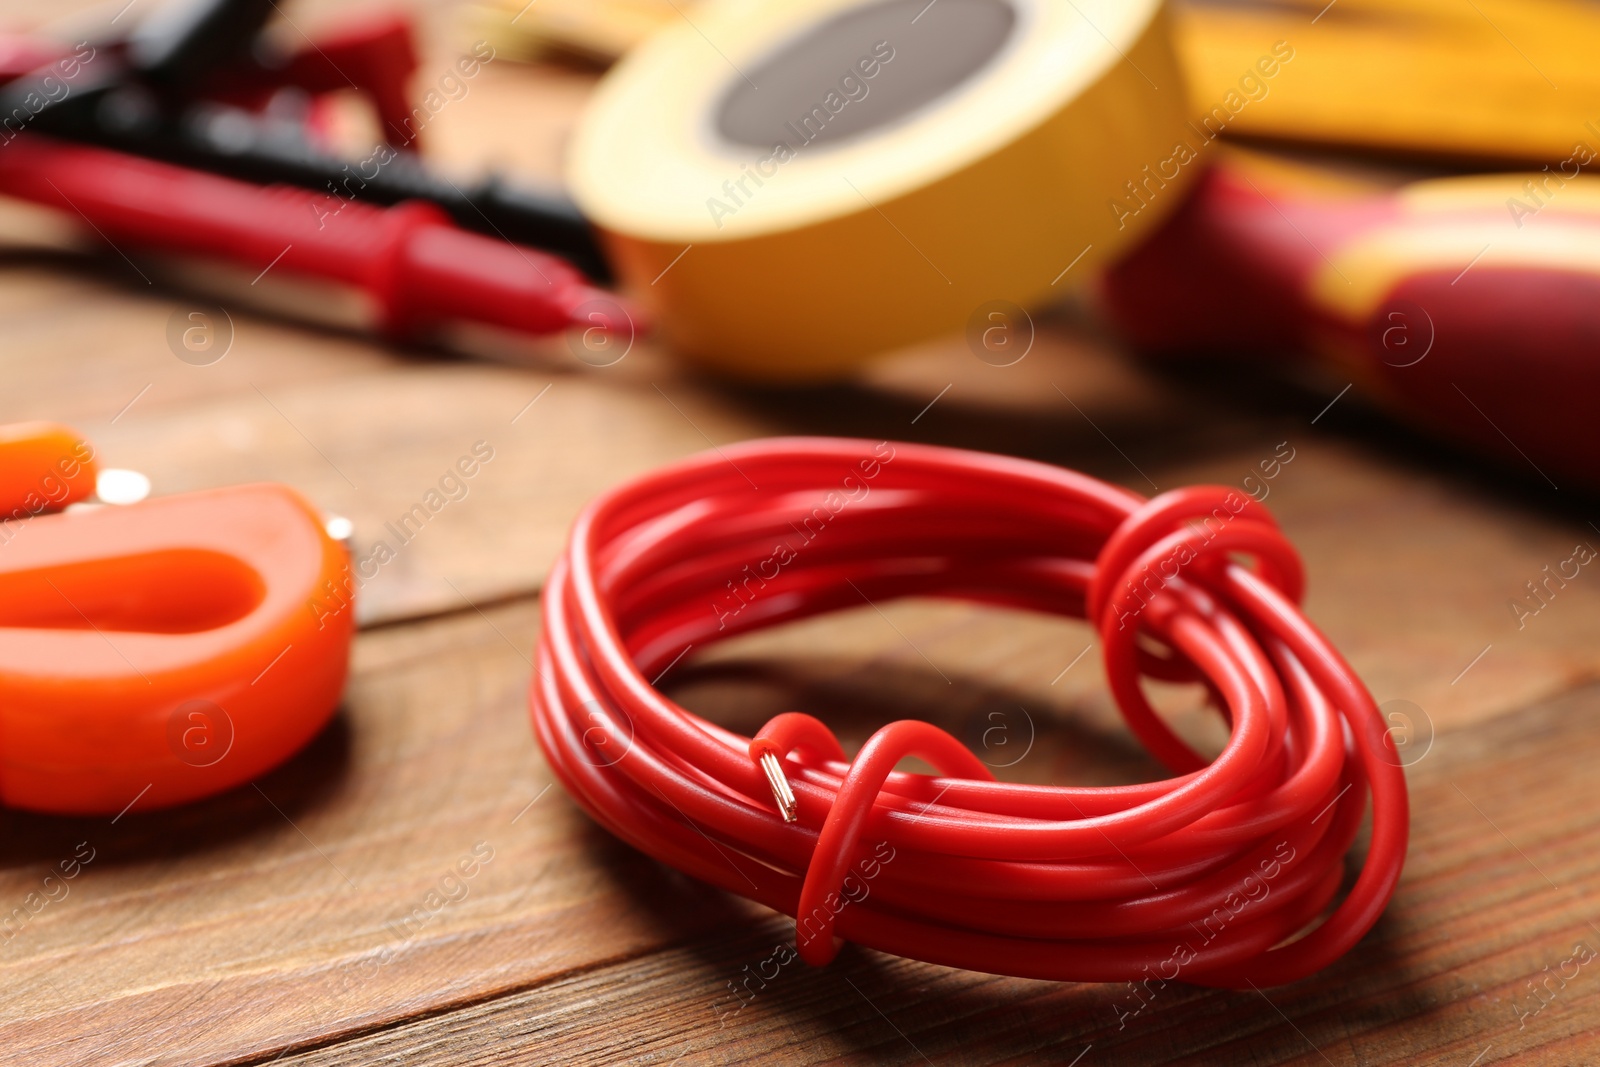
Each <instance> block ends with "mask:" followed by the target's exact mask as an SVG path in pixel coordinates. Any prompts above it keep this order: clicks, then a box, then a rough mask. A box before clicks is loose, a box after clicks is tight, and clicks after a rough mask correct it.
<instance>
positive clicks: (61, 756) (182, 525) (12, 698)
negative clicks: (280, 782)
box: [0, 423, 355, 814]
mask: <svg viewBox="0 0 1600 1067" xmlns="http://www.w3.org/2000/svg"><path fill="white" fill-rule="evenodd" d="M97 471H98V464H97V462H96V456H95V451H94V448H93V446H92V445H90V444H89V443H88V442H87V441H85V440H84V439H83V438H82V436H81V435H79V434H77V433H75V432H73V431H71V430H69V429H67V428H66V427H62V426H58V425H55V424H50V423H31V424H25V425H13V426H8V427H0V514H3V515H5V516H6V518H5V520H4V521H0V545H3V547H4V551H3V552H0V631H3V633H4V640H0V733H3V734H4V736H5V739H6V744H5V753H4V760H3V762H0V803H4V804H6V805H8V806H12V807H20V808H27V809H30V810H33V811H44V812H54V813H62V814H87V813H106V814H110V813H115V812H119V811H122V810H125V809H126V808H127V807H129V806H131V803H132V802H133V801H135V800H137V801H138V802H139V803H140V805H141V806H142V807H144V808H153V807H163V806H166V805H171V804H179V803H183V802H185V801H189V800H194V799H197V798H199V797H203V796H208V795H211V794H213V793H218V792H221V791H223V790H225V789H229V788H232V787H233V786H236V785H240V784H243V783H244V782H247V781H250V780H251V779H253V778H255V777H257V776H258V775H260V774H262V773H263V772H265V771H266V770H268V769H270V768H271V767H273V766H275V765H277V764H278V763H280V762H281V761H282V760H284V759H285V758H287V757H288V756H289V755H290V754H292V753H293V752H295V751H296V750H297V749H299V748H300V746H301V745H303V744H305V742H306V741H308V740H309V739H310V738H311V737H312V736H313V735H314V734H316V732H317V731H318V730H320V729H321V728H322V727H323V725H324V724H325V723H326V722H327V721H328V718H329V716H331V715H332V714H333V711H334V708H335V707H336V706H337V704H338V701H339V695H340V692H341V691H342V689H343V688H344V679H345V671H346V666H347V662H348V658H349V648H350V638H351V634H352V632H353V629H354V621H353V620H354V617H355V613H354V611H352V610H350V600H349V597H350V595H351V594H350V589H351V583H350V580H349V570H350V565H349V559H348V556H347V554H346V552H345V550H344V548H343V546H341V545H340V544H339V543H338V542H337V541H335V540H334V539H333V538H332V537H331V536H329V534H328V532H327V531H326V530H325V529H324V526H323V521H322V519H321V518H319V517H318V516H317V514H316V512H315V511H313V510H312V508H311V506H310V505H309V504H307V503H306V502H305V500H304V499H302V498H301V497H300V495H299V494H298V493H296V492H295V491H294V490H292V489H290V488H288V487H287V486H283V485H271V484H258V485H245V486H234V487H230V488H223V489H213V490H209V491H206V492H198V493H183V494H178V495H175V496H170V497H157V498H154V499H150V500H145V501H143V502H140V503H134V504H130V505H128V506H126V507H89V508H88V509H85V508H84V506H83V502H84V499H85V497H86V496H87V495H88V493H87V491H88V487H89V486H90V485H91V484H92V483H93V481H94V479H95V475H96V473H97ZM99 473H101V474H103V473H105V472H103V471H99ZM73 503H76V504H78V506H77V507H75V508H73V509H72V510H69V511H66V512H63V513H60V514H53V513H52V512H56V511H57V510H58V509H60V508H63V507H65V506H66V505H68V504H73ZM319 603H320V604H322V605H323V607H324V610H321V611H318V610H316V606H317V605H318V604H319ZM308 608H309V609H310V610H308Z"/></svg>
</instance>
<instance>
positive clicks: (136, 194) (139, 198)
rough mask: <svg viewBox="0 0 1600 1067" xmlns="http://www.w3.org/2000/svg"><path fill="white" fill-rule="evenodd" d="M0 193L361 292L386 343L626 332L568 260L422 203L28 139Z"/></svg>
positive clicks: (1, 180)
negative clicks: (453, 336) (471, 328)
mask: <svg viewBox="0 0 1600 1067" xmlns="http://www.w3.org/2000/svg"><path fill="white" fill-rule="evenodd" d="M0 195H3V196H11V197H17V198H19V199H23V200H28V201H32V202H34V203H37V204H43V205H47V206H49V207H53V208H59V209H60V210H62V211H63V212H66V213H68V214H69V215H71V216H75V217H78V218H81V219H82V220H83V221H85V222H87V223H89V225H91V226H92V227H93V228H94V229H95V230H96V231H97V232H98V233H99V234H100V236H102V237H103V238H105V239H106V240H107V241H109V242H111V243H112V244H113V245H114V246H116V247H117V248H118V250H123V249H128V250H132V249H141V250H146V251H153V252H160V253H177V254H180V255H187V256H195V257H202V258H210V259H220V260H226V261H229V262H232V263H235V264H238V265H239V266H241V267H244V268H245V269H247V270H250V271H252V272H253V271H261V272H262V273H266V272H267V271H269V270H270V271H274V272H277V271H283V272H285V273H292V274H297V275H300V276H302V277H306V278H312V279H317V280H325V281H332V282H338V283H343V284H344V285H348V286H352V287H355V288H358V289H360V290H363V291H364V292H365V293H366V294H367V295H368V296H369V297H370V298H371V299H372V301H373V302H374V304H375V306H376V307H377V309H378V315H379V320H380V328H381V329H382V330H383V331H384V332H385V333H386V334H388V335H390V336H393V337H413V336H417V335H421V334H425V333H426V332H428V331H429V330H430V329H432V328H435V327H437V326H441V325H444V324H447V323H451V322H473V323H482V324H486V325H491V326H497V327H502V328H505V329H510V330H515V331H519V332H522V333H528V334H550V333H556V332H560V331H562V330H566V329H569V328H571V327H574V326H582V327H584V328H587V329H600V330H604V331H608V332H614V333H622V334H629V335H631V332H632V330H633V329H634V320H633V318H632V317H631V316H630V314H629V312H628V311H627V309H626V308H624V307H623V305H622V304H621V303H620V302H619V301H618V300H617V299H616V298H614V297H612V296H611V295H610V294H609V293H606V292H605V291H604V290H601V289H598V288H595V287H594V286H592V285H590V284H589V282H588V281H587V280H586V279H585V278H584V276H583V275H582V274H581V273H579V271H578V270H577V269H576V268H574V267H572V266H571V265H570V264H568V263H567V262H566V261H565V260H562V259H560V258H558V257H556V256H552V255H549V254H547V253H543V252H540V251H538V250H536V249H532V248H524V247H521V246H517V245H513V244H511V243H510V242H508V241H504V240H500V239H498V238H494V237H488V236H484V235H482V234H476V233H470V232H468V231H465V230H462V229H460V228H458V227H457V226H455V225H454V224H453V223H452V222H451V221H450V219H449V217H448V216H447V215H446V214H445V213H444V212H443V211H442V210H440V209H439V208H438V207H435V206H434V205H432V204H428V203H423V202H420V201H418V202H410V203H403V204H399V205H397V206H394V207H387V208H385V207H376V206H373V205H370V204H364V203H359V202H355V201H351V200H344V199H341V198H337V197H333V196H330V195H328V194H324V193H315V192H310V191H307V190H302V189H296V188H290V187H288V186H266V187H263V186H259V185H253V184H250V183H248V182H241V181H235V180H233V179H231V178H223V177H218V176H216V175H213V174H207V173H204V172H201V171H196V170H190V169H188V168H185V167H178V166H174V165H172V164H168V163H161V162H157V161H154V160H149V159H144V158H141V157H137V156H131V155H127V154H124V153H121V152H115V151H111V150H109V149H103V148H96V147H92V146H88V145H81V144H75V143H69V142H63V141H55V140H52V139H50V138H46V137H43V136H40V135H38V134H24V135H21V136H18V137H16V138H15V139H14V140H12V141H11V142H10V143H9V144H7V145H5V146H4V148H3V149H0Z"/></svg>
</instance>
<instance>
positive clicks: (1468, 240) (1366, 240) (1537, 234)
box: [1102, 157, 1600, 487]
mask: <svg viewBox="0 0 1600 1067" xmlns="http://www.w3.org/2000/svg"><path fill="white" fill-rule="evenodd" d="M1102 287H1103V288H1102V296H1103V298H1104V302H1105V306H1106V307H1107V309H1108V311H1109V313H1110V314H1111V317H1112V318H1113V320H1114V321H1115V322H1116V323H1117V324H1118V325H1119V326H1120V328H1121V330H1122V331H1123V333H1124V334H1125V335H1126V336H1128V337H1129V338H1130V339H1132V340H1133V341H1134V342H1135V343H1136V344H1138V345H1140V346H1141V347H1143V348H1145V349H1148V350H1151V351H1154V352H1161V353H1179V352H1209V353H1213V354H1222V355H1229V356H1238V355H1251V356H1260V357H1263V358H1272V359H1276V358H1282V357H1290V356H1294V355H1297V354H1300V353H1310V354H1314V355H1316V356H1319V357H1320V358H1322V359H1323V360H1324V361H1327V362H1329V363H1330V364H1331V365H1332V366H1333V367H1334V368H1335V369H1337V370H1338V371H1340V372H1341V373H1343V374H1345V375H1348V377H1349V378H1350V379H1351V380H1352V381H1353V382H1355V383H1356V384H1357V386H1358V387H1360V388H1364V389H1365V390H1366V391H1367V393H1368V394H1369V395H1371V396H1372V397H1374V398H1375V399H1377V400H1378V401H1379V402H1380V403H1383V404H1384V405H1385V406H1387V407H1388V408H1389V409H1391V410H1393V411H1395V412H1396V413H1398V414H1400V415H1402V416H1404V417H1407V418H1409V419H1411V420H1414V421H1417V422H1421V423H1423V424H1425V425H1426V426H1428V427H1429V428H1431V429H1432V430H1434V431H1435V432H1437V433H1438V434H1440V435H1441V436H1444V437H1447V438H1450V439H1453V440H1455V441H1457V442H1459V443H1461V444H1464V445H1466V446H1468V447H1470V448H1473V449H1476V450H1478V451H1481V452H1485V453H1490V454H1496V455H1499V456H1502V457H1503V458H1505V459H1506V460H1508V461H1509V462H1512V463H1522V462H1523V461H1524V460H1526V461H1530V462H1531V463H1532V464H1533V465H1534V466H1535V467H1536V468H1537V469H1538V470H1539V472H1540V473H1541V474H1543V475H1544V476H1545V477H1546V479H1547V480H1550V481H1552V482H1553V483H1557V482H1560V481H1561V480H1563V479H1570V480H1572V481H1574V482H1578V483H1582V484H1586V485H1589V486H1591V487H1593V486H1600V435H1596V434H1594V433H1593V432H1592V430H1591V429H1590V426H1591V425H1592V419H1593V411H1594V403H1595V398H1596V397H1600V178H1594V177H1588V176H1577V175H1576V173H1574V174H1573V175H1572V176H1561V175H1557V174H1555V173H1554V172H1550V171H1545V172H1538V173H1529V174H1516V175H1491V176H1473V177H1459V178H1444V179H1435V180H1429V181H1422V182H1416V183H1413V184H1410V185H1407V186H1403V187H1401V188H1399V189H1397V190H1374V189H1372V188H1371V187H1353V186H1351V185H1348V184H1343V185H1341V184H1338V183H1336V182H1335V181H1334V180H1332V179H1330V178H1328V177H1326V176H1323V175H1320V174H1318V173H1316V172H1309V171H1304V172H1302V171H1295V170H1290V169H1288V168H1284V167H1280V166H1269V165H1265V164H1261V163H1257V162H1254V161H1252V160H1250V159H1248V158H1247V157H1240V158H1230V159H1229V160H1227V161H1226V162H1223V163H1220V164H1219V165H1217V166H1216V167H1214V168H1213V169H1212V170H1211V171H1210V172H1209V173H1207V174H1205V175H1203V176H1202V178H1201V180H1200V181H1199V183H1198V184H1197V188H1196V189H1195V191H1194V193H1193V195H1192V197H1191V199H1190V200H1189V201H1188V202H1187V203H1185V204H1184V206H1183V207H1182V208H1181V209H1180V211H1179V212H1177V213H1176V215H1175V216H1174V217H1173V219H1172V220H1171V222H1170V223H1169V224H1168V225H1167V226H1165V227H1163V228H1162V229H1161V231H1160V232H1159V233H1157V234H1156V235H1155V236H1154V237H1153V238H1152V239H1151V240H1150V241H1148V242H1147V243H1145V244H1144V245H1142V246H1141V247H1140V248H1139V249H1137V250H1136V251H1135V252H1134V253H1133V254H1132V255H1131V256H1129V257H1128V258H1127V259H1126V260H1124V261H1123V262H1121V263H1120V264H1118V265H1117V266H1116V267H1115V268H1114V269H1113V270H1111V271H1110V272H1109V273H1108V274H1107V276H1106V277H1105V278H1104V279H1103V281H1102ZM1530 476H1531V475H1530Z"/></svg>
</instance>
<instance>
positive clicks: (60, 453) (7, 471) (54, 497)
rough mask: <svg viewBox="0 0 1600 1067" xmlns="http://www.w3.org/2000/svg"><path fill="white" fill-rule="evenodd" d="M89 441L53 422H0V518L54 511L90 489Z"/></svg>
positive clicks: (94, 469) (91, 453)
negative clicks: (0, 423) (6, 423)
mask: <svg viewBox="0 0 1600 1067" xmlns="http://www.w3.org/2000/svg"><path fill="white" fill-rule="evenodd" d="M97 473H98V468H97V467H96V466H95V459H94V446H93V445H91V444H89V442H88V441H85V440H84V439H83V437H82V435H81V434H79V433H77V432H76V431H75V430H73V429H71V428H70V427H67V426H62V425H61V424H60V423H56V422H19V423H13V424H11V425H9V426H0V519H26V518H31V517H32V516H34V515H39V514H42V513H44V512H47V511H56V510H59V509H61V508H64V507H66V506H67V505H68V504H71V503H73V502H75V501H78V500H84V499H86V498H88V497H89V496H91V495H93V493H94V480H95V475H96V474H97Z"/></svg>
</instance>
